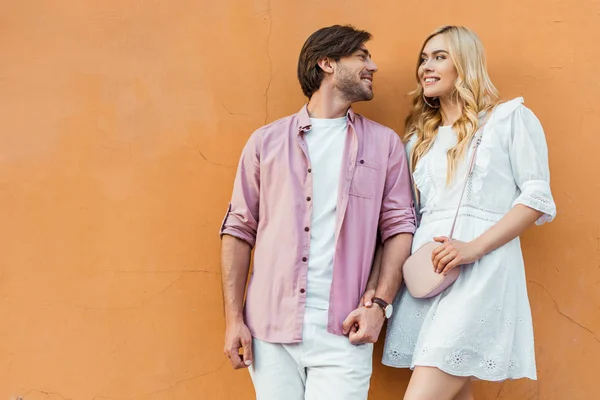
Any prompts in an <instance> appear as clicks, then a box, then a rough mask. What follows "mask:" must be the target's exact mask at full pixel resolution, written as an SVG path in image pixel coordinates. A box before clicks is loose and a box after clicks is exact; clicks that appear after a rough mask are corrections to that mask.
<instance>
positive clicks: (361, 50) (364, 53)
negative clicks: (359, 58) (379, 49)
mask: <svg viewBox="0 0 600 400" xmlns="http://www.w3.org/2000/svg"><path fill="white" fill-rule="evenodd" d="M357 51H359V52H361V53H362V54H363V55H365V56H367V57H369V58H370V57H371V53H369V50H367V49H358V50H357Z"/></svg>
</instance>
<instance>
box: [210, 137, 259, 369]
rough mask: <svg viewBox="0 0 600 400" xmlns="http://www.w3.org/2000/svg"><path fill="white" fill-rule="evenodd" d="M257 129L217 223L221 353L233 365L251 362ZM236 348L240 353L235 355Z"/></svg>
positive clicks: (256, 192) (257, 205) (256, 207)
mask: <svg viewBox="0 0 600 400" xmlns="http://www.w3.org/2000/svg"><path fill="white" fill-rule="evenodd" d="M260 146H261V137H260V133H259V132H258V131H257V132H255V133H254V134H253V135H252V136H251V137H250V139H249V140H248V143H247V144H246V146H245V147H244V150H243V152H242V157H241V159H240V163H239V166H238V170H237V173H236V177H235V182H234V185H233V195H232V196H231V203H230V205H229V209H228V210H227V214H226V215H225V219H224V220H223V224H222V226H221V232H220V235H221V239H222V242H221V273H222V282H223V305H224V308H225V349H224V352H225V355H226V356H227V357H228V358H229V360H230V361H231V365H232V366H233V367H234V368H235V369H238V368H244V367H247V366H248V365H250V364H252V336H251V334H250V330H249V329H248V327H247V326H246V324H245V322H244V316H243V308H244V290H245V288H246V283H247V280H248V269H249V268H250V257H251V250H252V247H253V246H254V244H255V242H256V231H257V229H258V214H259V199H260ZM240 348H242V349H243V352H244V353H243V356H240V355H239V351H240Z"/></svg>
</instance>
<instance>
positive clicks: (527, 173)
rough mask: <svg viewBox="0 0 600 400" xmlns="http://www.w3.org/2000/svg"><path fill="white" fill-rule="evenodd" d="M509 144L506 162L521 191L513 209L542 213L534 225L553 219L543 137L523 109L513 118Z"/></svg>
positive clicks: (531, 114) (546, 155)
mask: <svg viewBox="0 0 600 400" xmlns="http://www.w3.org/2000/svg"><path fill="white" fill-rule="evenodd" d="M511 140H512V143H511V145H510V162H511V165H512V169H513V175H514V178H515V182H516V184H517V185H518V187H519V189H520V191H521V193H520V194H519V196H518V197H517V199H516V200H515V201H514V203H513V206H514V205H517V204H522V205H525V206H527V207H530V208H533V209H535V210H537V211H540V212H542V213H543V215H542V216H541V217H540V218H539V219H538V220H537V221H536V224H538V225H541V224H543V223H545V222H550V221H552V220H553V219H554V217H555V216H556V205H555V204H554V199H553V198H552V192H551V191H550V170H549V168H548V147H547V145H546V137H545V135H544V130H543V129H542V125H541V124H540V121H539V120H538V119H537V118H536V116H535V115H534V114H533V112H531V111H530V110H529V109H528V108H526V107H525V106H521V107H520V108H519V109H517V110H516V111H515V113H514V115H513V118H512V136H511Z"/></svg>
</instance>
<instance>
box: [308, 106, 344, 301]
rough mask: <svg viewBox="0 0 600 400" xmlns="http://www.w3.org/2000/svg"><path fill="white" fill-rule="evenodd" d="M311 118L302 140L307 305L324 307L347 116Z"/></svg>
mask: <svg viewBox="0 0 600 400" xmlns="http://www.w3.org/2000/svg"><path fill="white" fill-rule="evenodd" d="M310 120H311V123H312V127H311V129H310V130H309V131H308V132H306V133H305V140H306V144H307V146H308V156H309V157H310V163H311V169H312V179H313V196H312V200H311V201H312V202H313V204H312V207H313V208H312V215H311V230H310V232H311V233H310V253H309V255H310V257H309V261H308V282H307V287H306V305H307V306H308V307H313V308H320V309H325V310H326V309H328V308H329V292H330V290H331V280H332V278H333V256H334V254H335V223H336V211H337V198H338V186H339V183H340V172H341V168H342V158H343V153H344V144H345V141H346V132H347V121H346V117H343V118H334V119H321V118H311V119H310Z"/></svg>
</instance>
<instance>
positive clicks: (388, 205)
mask: <svg viewBox="0 0 600 400" xmlns="http://www.w3.org/2000/svg"><path fill="white" fill-rule="evenodd" d="M390 140H391V145H390V153H389V157H388V165H387V173H386V178H385V187H384V191H383V200H382V203H381V212H380V215H379V231H380V235H381V241H382V242H385V241H386V240H387V239H389V238H390V237H392V236H394V235H397V234H399V233H414V232H415V229H416V218H415V208H414V203H413V196H412V191H411V184H410V175H409V170H408V163H407V160H406V153H405V150H404V146H403V145H402V143H401V141H400V138H398V135H396V134H395V133H394V132H392V134H391V136H390Z"/></svg>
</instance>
